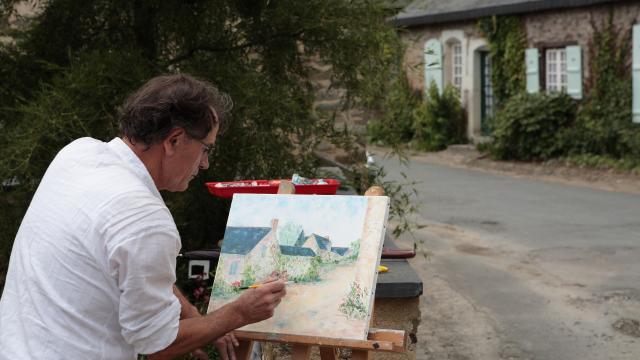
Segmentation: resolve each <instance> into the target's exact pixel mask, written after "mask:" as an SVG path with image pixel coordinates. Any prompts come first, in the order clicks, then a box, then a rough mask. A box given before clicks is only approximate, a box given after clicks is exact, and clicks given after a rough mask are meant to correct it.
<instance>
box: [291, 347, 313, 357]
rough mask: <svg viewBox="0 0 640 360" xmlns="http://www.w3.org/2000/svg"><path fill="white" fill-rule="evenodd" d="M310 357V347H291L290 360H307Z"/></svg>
mask: <svg viewBox="0 0 640 360" xmlns="http://www.w3.org/2000/svg"><path fill="white" fill-rule="evenodd" d="M310 355H311V346H309V345H293V350H292V351H291V359H292V360H307V359H309V356H310Z"/></svg>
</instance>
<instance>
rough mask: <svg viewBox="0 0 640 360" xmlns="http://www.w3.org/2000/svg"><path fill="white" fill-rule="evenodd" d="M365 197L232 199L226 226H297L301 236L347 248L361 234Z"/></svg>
mask: <svg viewBox="0 0 640 360" xmlns="http://www.w3.org/2000/svg"><path fill="white" fill-rule="evenodd" d="M366 209H367V198H366V197H364V196H344V195H336V196H331V195H258V194H236V195H234V197H233V202H232V204H231V211H230V213H229V220H228V221H227V226H251V227H269V226H270V224H271V219H274V218H277V219H279V226H282V225H284V224H286V223H288V222H294V223H297V224H300V225H301V226H302V228H303V229H304V233H305V235H311V234H312V233H315V234H318V235H321V236H324V237H328V238H330V239H331V243H332V246H338V247H348V246H349V244H351V242H352V241H354V240H357V239H359V238H360V236H361V235H362V227H363V224H364V216H365V211H366Z"/></svg>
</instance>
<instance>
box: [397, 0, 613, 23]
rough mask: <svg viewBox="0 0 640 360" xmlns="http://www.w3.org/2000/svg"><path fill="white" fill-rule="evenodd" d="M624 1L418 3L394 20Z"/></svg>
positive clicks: (471, 16) (454, 18)
mask: <svg viewBox="0 0 640 360" xmlns="http://www.w3.org/2000/svg"><path fill="white" fill-rule="evenodd" d="M624 1H625V0H447V1H442V0H415V1H413V2H412V3H411V4H409V5H407V7H405V8H404V9H403V10H402V11H401V12H400V13H398V15H396V16H395V17H394V18H393V19H392V23H393V24H394V25H396V26H406V27H410V26H419V25H427V24H438V23H446V22H453V21H464V20H473V19H478V18H481V17H485V16H491V15H510V14H522V13H531V12H537V11H544V10H554V9H563V8H574V7H582V6H589V5H597V4H605V3H612V2H624Z"/></svg>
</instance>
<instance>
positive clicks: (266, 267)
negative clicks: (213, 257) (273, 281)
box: [217, 219, 280, 282]
mask: <svg viewBox="0 0 640 360" xmlns="http://www.w3.org/2000/svg"><path fill="white" fill-rule="evenodd" d="M277 228H278V219H273V220H272V221H271V227H234V226H228V227H227V229H226V230H225V233H224V240H223V241H222V249H221V251H222V253H223V254H225V257H224V262H221V263H220V265H219V267H218V270H217V271H222V272H223V273H224V274H227V280H228V281H229V282H234V281H241V280H242V279H243V269H244V264H245V263H249V264H251V263H260V267H259V268H256V269H255V271H256V272H255V273H254V274H255V278H256V279H261V278H265V277H267V276H268V275H269V274H270V273H271V272H272V271H274V270H275V269H276V257H277V255H278V254H279V253H280V246H279V245H278V241H277V238H276V230H277Z"/></svg>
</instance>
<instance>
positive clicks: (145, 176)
mask: <svg viewBox="0 0 640 360" xmlns="http://www.w3.org/2000/svg"><path fill="white" fill-rule="evenodd" d="M108 146H109V147H110V148H111V150H113V152H115V153H116V155H118V157H119V158H120V159H122V160H124V161H125V162H126V164H127V165H128V166H129V168H130V169H131V170H133V172H134V173H135V174H136V176H138V178H140V180H142V182H144V184H145V185H147V187H148V188H149V190H151V192H152V193H153V195H155V196H156V197H157V198H159V199H162V195H160V192H159V191H158V188H157V187H156V184H155V183H154V182H153V178H152V177H151V174H149V170H147V167H146V166H145V165H144V163H143V162H142V160H140V158H139V157H138V155H136V154H135V153H134V152H133V150H131V148H130V147H129V145H127V144H125V142H124V141H122V139H121V138H119V137H116V138H113V140H111V141H109V143H108Z"/></svg>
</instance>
